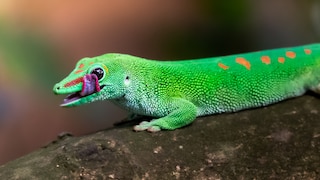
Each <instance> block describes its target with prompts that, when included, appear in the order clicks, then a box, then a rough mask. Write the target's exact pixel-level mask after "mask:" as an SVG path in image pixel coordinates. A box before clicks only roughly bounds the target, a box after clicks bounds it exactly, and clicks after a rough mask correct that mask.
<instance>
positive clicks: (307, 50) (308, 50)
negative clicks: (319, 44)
mask: <svg viewBox="0 0 320 180" xmlns="http://www.w3.org/2000/svg"><path fill="white" fill-rule="evenodd" d="M311 52H312V51H311V49H304V53H306V54H308V55H309V54H311Z"/></svg>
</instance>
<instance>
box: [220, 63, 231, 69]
mask: <svg viewBox="0 0 320 180" xmlns="http://www.w3.org/2000/svg"><path fill="white" fill-rule="evenodd" d="M218 66H219V67H221V68H222V69H224V70H227V69H229V66H227V65H224V64H222V63H218Z"/></svg>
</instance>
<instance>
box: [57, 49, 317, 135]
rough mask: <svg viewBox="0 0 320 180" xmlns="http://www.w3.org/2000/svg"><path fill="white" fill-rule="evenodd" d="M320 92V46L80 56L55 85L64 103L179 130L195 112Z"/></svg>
mask: <svg viewBox="0 0 320 180" xmlns="http://www.w3.org/2000/svg"><path fill="white" fill-rule="evenodd" d="M307 90H311V91H314V92H316V93H319V94H320V44H311V45H305V46H299V47H290V48H281V49H274V50H265V51H258V52H252V53H245V54H237V55H230V56H223V57H212V58H203V59H192V60H183V61H156V60H148V59H144V58H140V57H135V56H131V55H125V54H116V53H110V54H105V55H101V56H97V57H93V58H83V59H81V60H80V61H79V62H78V63H77V65H76V67H75V69H74V70H73V71H72V72H71V73H70V74H69V75H68V76H67V77H66V78H65V79H63V80H62V81H61V82H59V83H57V84H56V85H55V86H54V88H53V91H54V92H55V93H56V94H70V95H68V96H67V97H66V98H65V99H64V102H63V103H62V104H61V106H78V105H81V104H86V103H90V102H94V101H98V100H111V101H112V102H113V103H115V104H117V105H119V106H120V107H123V108H125V109H127V110H128V111H130V112H132V113H135V114H139V115H147V116H153V117H155V118H157V119H154V120H152V121H150V122H147V121H143V122H141V123H140V124H139V125H136V126H134V130H135V131H144V130H147V131H150V132H156V131H160V130H161V129H165V130H174V129H177V128H180V127H183V126H186V125H188V124H190V123H192V122H193V121H194V120H195V119H196V117H198V116H204V115H210V114H215V113H222V112H235V111H239V110H242V109H247V108H252V107H259V106H265V105H268V104H271V103H275V102H278V101H281V100H284V99H287V98H292V97H296V96H300V95H302V94H304V93H305V92H306V91H307Z"/></svg>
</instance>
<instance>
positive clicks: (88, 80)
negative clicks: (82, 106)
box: [61, 74, 104, 106]
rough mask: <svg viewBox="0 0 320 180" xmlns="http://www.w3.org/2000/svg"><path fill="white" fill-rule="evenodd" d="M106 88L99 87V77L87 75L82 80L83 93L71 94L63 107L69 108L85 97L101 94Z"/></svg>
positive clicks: (64, 101)
mask: <svg viewBox="0 0 320 180" xmlns="http://www.w3.org/2000/svg"><path fill="white" fill-rule="evenodd" d="M103 87H104V86H101V87H100V85H99V80H98V77H97V76H96V75H95V74H86V75H85V76H83V78H82V89H81V91H78V92H74V93H72V94H69V95H68V96H67V97H66V98H65V99H64V100H63V103H62V104H61V106H67V105H70V104H72V103H73V102H76V101H78V100H80V99H81V98H83V97H86V96H89V95H91V94H93V93H96V92H99V91H100V90H101V89H102V88H103Z"/></svg>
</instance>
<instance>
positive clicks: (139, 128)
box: [133, 121, 161, 132]
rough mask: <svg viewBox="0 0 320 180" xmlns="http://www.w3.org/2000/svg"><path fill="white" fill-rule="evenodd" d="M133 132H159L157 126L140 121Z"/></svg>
mask: <svg viewBox="0 0 320 180" xmlns="http://www.w3.org/2000/svg"><path fill="white" fill-rule="evenodd" d="M133 130H135V131H145V130H147V131H149V132H158V131H160V130H161V129H160V127H159V126H155V125H152V124H151V122H148V121H142V122H141V123H140V124H139V125H136V126H134V127H133Z"/></svg>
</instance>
